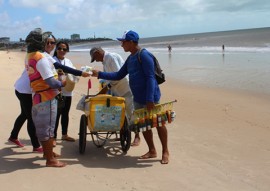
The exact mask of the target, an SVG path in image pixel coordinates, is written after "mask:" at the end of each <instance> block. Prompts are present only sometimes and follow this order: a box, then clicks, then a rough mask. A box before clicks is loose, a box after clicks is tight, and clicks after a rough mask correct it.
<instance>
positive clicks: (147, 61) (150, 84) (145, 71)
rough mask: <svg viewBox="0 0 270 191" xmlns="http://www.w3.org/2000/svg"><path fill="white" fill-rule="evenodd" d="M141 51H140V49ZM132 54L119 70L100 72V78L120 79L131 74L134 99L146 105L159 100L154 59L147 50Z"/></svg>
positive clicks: (130, 82) (130, 80) (130, 83)
mask: <svg viewBox="0 0 270 191" xmlns="http://www.w3.org/2000/svg"><path fill="white" fill-rule="evenodd" d="M138 52H139V51H138ZM138 52H137V53H136V54H134V55H130V56H129V57H128V58H127V60H126V62H125V64H124V65H123V67H122V68H121V69H120V70H119V71H118V72H112V73H106V72H99V76H98V77H99V78H101V79H106V80H120V79H122V78H124V77H125V76H126V75H127V74H129V85H130V89H131V91H132V94H133V97H134V101H135V102H137V103H140V104H143V105H145V104H146V103H147V102H153V103H157V102H159V99H160V96H161V93H160V89H159V86H158V84H157V81H156V78H155V72H154V71H155V70H154V67H155V66H154V59H153V57H152V56H151V54H150V53H149V52H148V51H147V50H143V51H142V52H141V54H140V57H141V63H140V62H139V60H138Z"/></svg>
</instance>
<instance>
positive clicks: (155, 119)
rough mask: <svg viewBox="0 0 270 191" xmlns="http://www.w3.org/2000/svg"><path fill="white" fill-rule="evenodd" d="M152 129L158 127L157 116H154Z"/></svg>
mask: <svg viewBox="0 0 270 191" xmlns="http://www.w3.org/2000/svg"><path fill="white" fill-rule="evenodd" d="M152 127H157V114H153V118H152Z"/></svg>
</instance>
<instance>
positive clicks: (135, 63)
mask: <svg viewBox="0 0 270 191" xmlns="http://www.w3.org/2000/svg"><path fill="white" fill-rule="evenodd" d="M117 40H119V41H120V42H121V46H122V47H123V49H124V51H125V52H130V53H131V54H130V56H129V57H128V59H127V60H126V62H125V63H124V65H123V66H122V67H121V69H120V70H119V71H118V72H110V73H108V72H101V71H98V70H93V71H92V72H93V74H92V76H94V77H98V78H101V79H106V80H120V79H122V78H124V77H125V76H126V75H128V74H129V85H130V89H131V91H132V94H133V98H134V99H133V103H134V109H141V108H146V109H147V110H148V111H150V112H151V110H153V109H154V107H155V104H156V103H159V100H160V97H161V93H160V89H159V86H158V84H157V81H156V78H155V72H154V59H153V57H152V55H151V54H150V53H149V52H148V51H147V50H143V51H142V52H141V54H140V57H141V63H140V61H139V60H138V53H139V51H140V49H141V48H140V47H139V46H138V42H139V35H138V34H137V33H136V32H134V31H132V30H128V31H125V32H124V35H123V37H122V38H117ZM157 131H158V136H159V139H160V141H161V144H162V159H161V161H160V162H161V164H168V163H169V150H168V133H167V128H166V126H165V125H164V126H162V127H157ZM143 136H144V139H145V141H146V143H147V145H148V149H149V150H148V152H147V153H146V154H144V155H142V156H141V157H140V158H139V159H149V158H156V157H157V151H156V148H155V145H154V141H153V132H152V130H147V131H145V132H143Z"/></svg>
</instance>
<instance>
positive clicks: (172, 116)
mask: <svg viewBox="0 0 270 191" xmlns="http://www.w3.org/2000/svg"><path fill="white" fill-rule="evenodd" d="M175 116H176V114H175V111H171V121H172V122H173V121H174V119H175Z"/></svg>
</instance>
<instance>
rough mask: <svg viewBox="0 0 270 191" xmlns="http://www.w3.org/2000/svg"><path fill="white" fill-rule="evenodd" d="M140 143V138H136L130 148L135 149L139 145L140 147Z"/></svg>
mask: <svg viewBox="0 0 270 191" xmlns="http://www.w3.org/2000/svg"><path fill="white" fill-rule="evenodd" d="M140 142H141V139H140V138H138V137H135V139H134V141H133V143H131V145H130V146H133V147H134V146H139V145H140Z"/></svg>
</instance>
